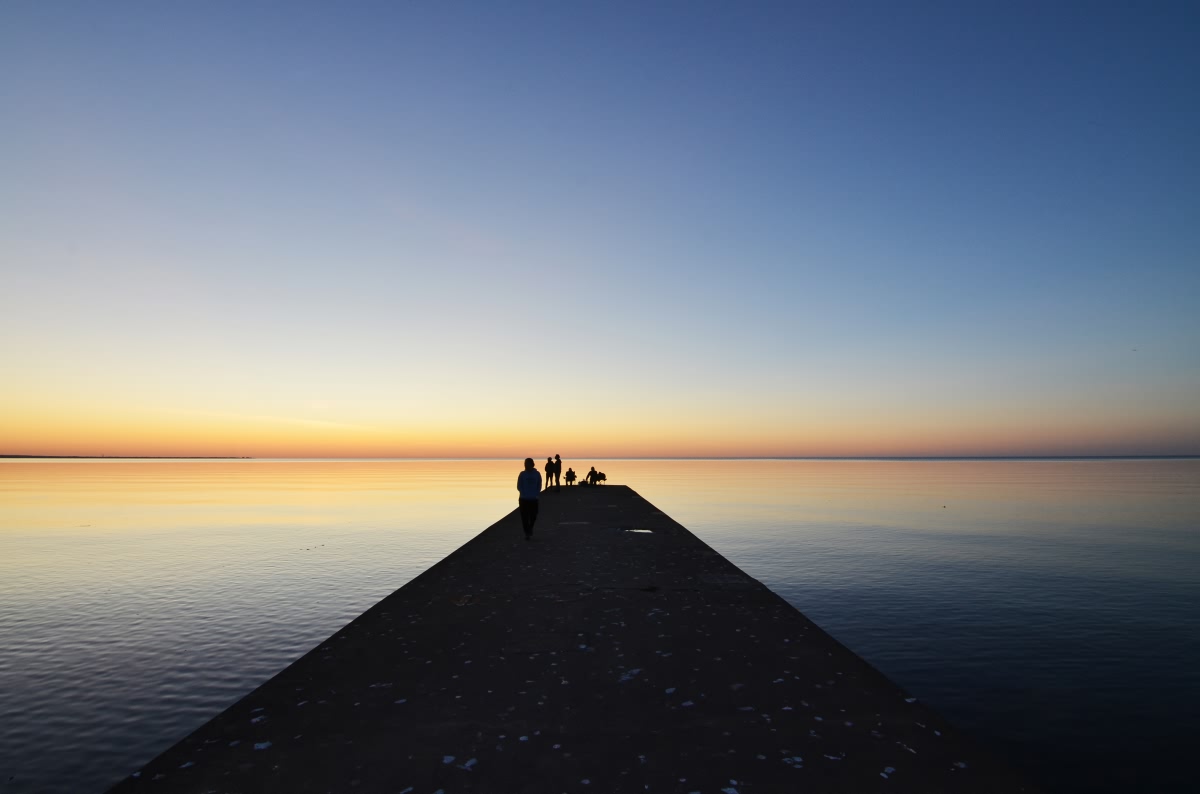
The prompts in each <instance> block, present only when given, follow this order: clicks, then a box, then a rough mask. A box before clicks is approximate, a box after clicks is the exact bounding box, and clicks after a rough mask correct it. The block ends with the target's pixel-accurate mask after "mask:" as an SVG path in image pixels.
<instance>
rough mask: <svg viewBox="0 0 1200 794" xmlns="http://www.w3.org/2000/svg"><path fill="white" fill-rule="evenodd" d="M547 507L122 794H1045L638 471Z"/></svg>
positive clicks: (456, 561) (365, 618) (449, 561)
mask: <svg viewBox="0 0 1200 794" xmlns="http://www.w3.org/2000/svg"><path fill="white" fill-rule="evenodd" d="M513 503H514V507H515V503H516V497H515V491H514V499H513ZM540 510H541V514H540V516H539V518H538V522H537V526H536V529H535V532H534V539H533V540H532V541H526V540H525V539H524V536H523V533H522V531H521V523H520V517H519V515H518V513H517V511H516V510H515V509H514V510H513V512H512V513H509V514H508V515H506V516H505V517H504V518H502V519H501V520H500V521H498V522H496V523H495V524H493V525H492V526H491V527H489V528H487V529H486V530H484V531H483V532H481V533H480V534H479V535H477V536H476V537H475V538H473V539H472V540H470V541H469V542H467V543H466V544H464V545H463V546H462V547H461V548H459V549H458V550H457V551H455V552H453V553H452V554H450V555H449V556H448V557H446V558H445V559H444V560H442V561H441V562H439V563H438V564H436V565H434V566H433V567H432V568H430V569H429V570H427V571H425V572H424V573H423V574H421V575H420V576H418V577H417V578H416V579H414V580H412V581H411V582H409V583H408V584H406V585H404V586H403V587H401V588H400V589H398V590H397V591H396V592H394V593H392V594H391V595H390V596H388V597H387V598H384V599H383V600H382V601H380V602H379V603H378V604H376V605H375V606H374V607H372V608H371V609H369V610H367V611H366V612H365V613H363V614H362V615H361V616H359V617H358V618H356V619H355V620H353V621H352V622H351V623H349V624H348V625H347V626H346V627H345V628H343V629H341V630H340V631H338V632H337V633H336V634H334V635H333V636H332V637H330V638H329V639H328V640H326V641H324V642H322V643H320V644H319V645H318V646H317V647H316V648H314V649H313V650H311V651H310V652H309V653H307V654H305V655H304V656H303V657H301V658H300V659H298V660H297V661H296V662H294V663H293V664H292V665H290V666H289V667H287V668H286V669H285V670H283V671H282V672H280V673H279V674H278V675H276V676H275V677H274V678H272V679H270V680H269V681H267V682H266V683H264V684H262V685H261V686H260V687H258V688H257V689H255V690H254V691H253V692H251V693H250V694H248V695H246V696H245V697H244V698H242V699H241V700H240V701H238V702H237V703H235V704H234V705H232V706H230V707H229V708H228V709H226V710H225V711H224V712H223V713H221V714H219V715H217V716H215V717H214V718H213V719H212V720H210V721H209V722H208V723H207V724H205V725H203V726H201V727H199V728H198V729H197V730H196V731H195V732H194V733H192V734H191V735H190V736H188V737H187V738H185V739H183V740H182V741H180V742H179V743H178V744H176V745H175V746H173V747H171V748H170V749H168V750H167V751H165V752H164V753H163V754H162V755H160V756H159V757H158V758H156V759H154V760H152V761H151V762H149V763H148V764H146V765H145V767H143V768H142V769H141V770H139V771H138V772H136V773H134V774H133V775H132V776H130V777H128V778H126V779H125V780H123V781H121V782H119V783H117V784H116V785H115V786H114V787H113V788H112V789H110V791H112V792H114V793H115V794H126V793H127V792H147V791H152V792H247V793H249V792H387V793H388V794H436V793H437V792H442V793H443V794H455V792H503V793H504V794H516V793H517V792H530V793H531V794H534V793H536V794H541V793H542V792H555V793H557V792H577V793H582V794H597V793H598V792H630V793H632V792H681V793H682V794H687V792H704V794H718V792H721V793H723V794H757V793H761V792H800V791H813V792H854V794H867V793H868V792H1024V791H1033V790H1034V788H1033V787H1032V786H1031V785H1030V784H1029V783H1028V782H1027V781H1025V780H1024V779H1022V777H1021V776H1020V775H1018V774H1017V773H1016V772H1014V771H1013V770H1012V769H1010V768H1009V767H1008V766H1007V765H1006V764H1004V763H1003V761H1002V760H1000V759H998V758H996V757H994V756H993V755H992V754H991V753H990V752H989V751H988V750H987V749H986V748H982V747H980V746H978V745H976V744H975V743H974V742H973V741H972V740H971V739H970V738H969V737H967V736H965V735H964V734H962V733H960V732H959V731H957V730H956V729H955V728H954V727H953V726H951V725H950V724H948V723H947V722H946V720H944V719H943V718H942V717H940V716H939V715H938V714H937V713H936V712H934V711H933V710H932V709H930V708H929V707H927V706H925V705H924V704H923V703H921V702H920V701H919V700H917V699H916V698H914V697H913V696H912V695H910V694H908V693H907V692H905V691H904V690H903V689H901V688H900V687H899V686H897V685H896V684H894V683H893V682H891V681H889V680H888V679H887V678H886V677H885V676H883V675H882V674H881V673H880V672H878V671H877V670H875V669H874V668H873V667H872V666H871V665H870V664H868V663H867V662H866V661H864V660H863V659H861V658H859V657H858V656H856V655H855V654H854V653H853V652H851V651H850V650H849V649H847V648H846V647H844V646H843V645H841V644H840V643H838V642H837V641H836V640H834V639H833V638H832V637H830V636H829V635H828V634H826V633H825V632H824V631H822V630H821V629H820V628H818V627H817V626H816V624H814V623H813V622H812V621H810V620H809V619H808V618H806V617H805V616H804V615H803V614H801V613H800V612H799V611H798V610H796V609H795V608H794V607H792V606H791V605H790V604H788V603H787V602H786V601H784V600H783V599H782V598H780V597H779V596H778V595H776V594H775V593H773V592H772V591H771V590H769V589H768V588H767V587H765V586H764V585H762V584H761V583H760V582H758V581H756V580H755V579H753V578H751V577H750V576H748V575H746V574H745V573H743V572H742V571H741V570H739V569H738V568H737V567H736V566H735V565H733V564H732V563H731V562H729V561H728V560H726V559H725V558H724V557H722V556H721V555H720V554H718V553H717V552H716V551H714V550H713V549H712V548H711V547H709V546H708V545H707V544H705V543H704V542H703V541H701V540H700V539H699V538H698V537H696V536H695V535H693V534H692V533H691V532H689V531H688V530H687V529H686V528H684V527H683V526H681V525H680V524H678V523H676V522H675V521H674V520H672V519H671V518H670V517H669V516H667V515H665V514H664V513H663V512H662V511H660V510H658V509H657V508H655V506H654V505H652V504H651V503H650V502H648V501H647V500H645V499H643V498H642V497H641V496H640V495H638V494H637V493H636V492H635V491H633V490H631V489H630V488H628V487H624V486H619V485H602V486H590V487H579V486H575V487H570V488H568V487H563V488H562V489H561V491H559V492H554V491H550V492H545V493H543V495H542V498H541V508H540Z"/></svg>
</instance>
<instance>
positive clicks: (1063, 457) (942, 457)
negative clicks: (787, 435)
mask: <svg viewBox="0 0 1200 794" xmlns="http://www.w3.org/2000/svg"><path fill="white" fill-rule="evenodd" d="M1196 458H1200V453H1193V454H1139V455H1071V454H1061V455H615V456H614V455H607V456H591V455H579V456H576V457H575V459H576V460H579V459H587V460H911V461H915V460H1188V459H1196ZM518 459H519V457H518V456H510V455H489V456H466V455H462V456H446V457H433V456H414V457H403V456H393V457H365V456H337V457H327V456H317V455H312V456H304V455H301V456H290V457H271V456H255V455H21V454H0V460H258V461H271V460H279V461H284V460H295V461H302V460H328V461H337V460H346V461H352V460H358V461H363V460H378V461H389V460H413V461H416V460H518Z"/></svg>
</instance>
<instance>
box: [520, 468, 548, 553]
mask: <svg viewBox="0 0 1200 794" xmlns="http://www.w3.org/2000/svg"><path fill="white" fill-rule="evenodd" d="M517 492H518V493H520V494H521V496H520V498H519V499H517V504H518V505H520V507H521V529H523V530H525V540H529V539H530V538H532V537H533V525H534V524H535V523H536V522H537V516H538V496H539V495H540V494H541V492H542V475H540V474H538V470H537V467H536V466H534V465H533V458H525V471H523V472H521V473H520V474H518V475H517Z"/></svg>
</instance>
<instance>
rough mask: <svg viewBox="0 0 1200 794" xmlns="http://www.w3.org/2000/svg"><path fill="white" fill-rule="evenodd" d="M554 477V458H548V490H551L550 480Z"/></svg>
mask: <svg viewBox="0 0 1200 794" xmlns="http://www.w3.org/2000/svg"><path fill="white" fill-rule="evenodd" d="M553 479H554V458H546V490H547V491H549V490H550V481H551V480H553Z"/></svg>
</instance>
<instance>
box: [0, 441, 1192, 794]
mask: <svg viewBox="0 0 1200 794" xmlns="http://www.w3.org/2000/svg"><path fill="white" fill-rule="evenodd" d="M566 465H572V466H574V467H575V469H576V470H577V471H587V468H588V466H590V465H596V466H597V468H599V469H601V470H603V471H605V472H606V473H607V474H608V478H609V482H610V483H621V484H626V485H630V486H632V487H633V488H634V489H635V490H637V491H638V492H639V493H641V494H642V495H643V496H644V497H646V498H647V499H648V500H650V501H651V502H653V503H654V504H655V505H656V506H658V507H659V508H660V509H662V510H663V511H665V512H666V513H668V514H669V515H670V516H671V517H672V518H674V519H676V520H677V521H679V522H680V523H682V524H683V525H684V526H686V527H688V528H689V529H691V530H692V531H693V532H695V533H696V534H697V535H699V536H700V537H701V538H702V539H703V540H705V541H706V542H707V543H709V544H710V545H712V546H713V547H714V548H716V549H717V551H719V552H721V553H722V554H724V555H725V556H726V557H727V558H729V559H730V560H732V561H733V562H734V563H735V564H737V565H738V566H740V567H741V568H742V569H743V570H745V571H746V572H747V573H749V574H750V575H751V576H754V577H755V578H757V579H759V580H761V581H762V582H763V583H765V584H766V585H767V586H769V587H771V588H772V589H774V590H775V591H776V592H777V593H779V594H780V595H782V596H783V597H784V598H786V599H788V601H790V602H791V603H792V604H793V605H795V606H796V607H797V608H799V609H800V610H801V611H803V612H804V613H805V614H807V615H808V616H809V617H810V618H812V619H813V620H815V621H816V622H817V623H818V624H820V625H821V626H822V627H823V628H825V629H826V630H827V631H829V632H830V633H831V634H833V636H834V637H836V638H837V639H838V640H840V641H841V642H842V643H844V644H845V645H847V646H849V647H850V648H851V649H853V650H854V651H856V652H857V653H858V654H859V655H861V656H863V657H865V658H866V659H867V660H868V661H870V662H871V663H872V664H874V665H875V666H876V667H878V668H879V669H881V670H882V671H883V672H884V673H886V674H887V675H889V676H890V677H891V678H893V679H894V680H895V681H897V682H898V683H900V684H902V685H903V686H905V687H906V688H907V689H909V690H910V691H911V692H912V693H913V694H915V695H917V696H919V697H921V698H922V699H923V700H925V701H927V702H929V703H931V704H932V705H933V706H934V707H935V708H937V709H939V710H940V711H941V712H942V713H943V714H945V715H946V716H947V717H949V718H950V719H951V720H953V721H954V722H956V723H957V724H958V725H959V726H961V727H962V728H963V729H965V730H967V731H968V732H970V733H972V734H973V735H975V736H976V737H978V738H979V739H980V740H981V741H982V742H984V743H985V744H988V745H990V746H991V747H993V748H995V750H996V751H997V753H998V754H1000V755H1003V756H1005V757H1007V758H1009V759H1010V761H1011V763H1013V764H1014V765H1016V766H1018V767H1020V768H1023V769H1025V770H1028V772H1029V774H1030V776H1031V777H1032V778H1033V779H1035V780H1037V781H1040V782H1041V783H1042V785H1043V786H1044V787H1045V788H1046V789H1047V790H1049V791H1063V792H1085V791H1088V792H1092V791H1094V792H1118V791H1120V792H1126V791H1157V792H1171V791H1178V792H1182V791H1194V790H1196V788H1197V786H1198V785H1200V784H1197V782H1196V780H1197V778H1198V777H1200V771H1198V770H1196V769H1194V762H1193V761H1191V760H1190V759H1191V751H1192V744H1194V737H1195V735H1196V731H1195V727H1194V719H1195V716H1196V715H1197V714H1200V460H1195V459H1188V460H1061V461H1047V460H1032V461H1016V460H1000V461H840V460H839V461H830V460H770V461H762V460H746V461H726V460H715V461H714V460H686V461H679V460H605V461H597V460H587V461H574V460H567V461H566ZM519 469H520V462H519V461H509V460H502V461H480V460H471V461H117V460H90V461H89V460H80V461H48V460H47V461H0V715H2V717H3V719H0V791H2V792H5V794H7V793H8V792H49V793H53V792H84V794H86V792H89V791H90V792H101V791H103V790H104V789H105V788H107V787H108V786H109V785H111V784H113V783H115V782H116V781H117V780H118V779H120V778H122V777H124V776H125V775H127V774H129V773H130V772H133V771H135V770H136V769H138V767H139V766H140V765H141V764H142V763H144V762H146V761H147V760H149V759H150V758H152V757H153V756H155V755H156V754H157V753H159V752H161V751H162V750H164V749H165V748H167V747H168V746H170V745H171V744H173V743H174V742H176V741H177V740H178V739H180V738H182V737H183V736H185V735H187V734H188V733H190V732H191V731H192V730H194V729H195V728H196V727H198V726H199V725H200V724H202V723H203V722H204V721H206V720H207V719H209V718H210V717H212V716H214V715H215V714H217V713H218V712H219V711H221V710H222V709H224V708H225V707H226V706H228V705H230V704H231V703H233V702H234V701H236V700H237V699H239V698H240V697H241V696H242V695H244V694H245V693H246V692H248V691H249V690H251V689H253V688H254V687H255V686H257V685H258V684H260V683H262V682H263V681H264V680H266V679H267V678H269V677H270V676H271V675H273V674H274V673H276V672H278V671H279V670H280V669H282V668H283V667H285V666H287V665H288V664H289V663H290V662H291V661H293V660H294V659H296V658H298V657H299V656H301V655H302V654H303V653H305V652H306V651H308V650H309V649H310V648H312V647H313V646H314V645H315V644H317V643H318V642H320V641H321V640H323V639H324V638H326V637H328V636H329V635H330V634H332V633H333V632H335V631H336V630H337V629H338V628H340V627H341V626H343V625H345V624H346V623H347V622H349V621H350V620H352V619H353V618H355V617H357V616H358V615H359V614H360V613H362V612H363V611H364V610H366V609H367V608H368V607H370V606H371V605H372V604H374V603H375V602H377V601H379V600H380V599H381V598H383V597H384V596H386V595H388V594H389V593H391V592H392V591H393V590H395V589H396V588H398V587H400V586H401V585H403V584H405V583H406V582H408V581H409V580H410V579H412V578H413V577H415V576H416V575H417V574H419V573H421V572H422V571H423V570H425V569H426V568H428V567H429V566H430V565H432V564H433V563H435V562H437V561H438V560H440V559H441V558H442V557H444V556H446V554H448V553H449V552H451V551H453V550H454V549H455V548H457V547H458V546H460V545H462V544H463V543H464V542H466V541H468V540H470V539H471V538H472V537H474V536H475V535H476V534H478V533H479V532H480V531H482V530H483V529H485V528H486V527H487V526H489V525H491V524H492V523H494V522H495V521H497V520H499V519H500V518H501V516H503V515H504V514H505V513H507V512H509V511H511V510H512V509H514V508H515V507H516V491H515V481H516V475H517V472H518V471H519Z"/></svg>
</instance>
